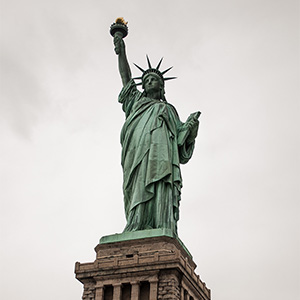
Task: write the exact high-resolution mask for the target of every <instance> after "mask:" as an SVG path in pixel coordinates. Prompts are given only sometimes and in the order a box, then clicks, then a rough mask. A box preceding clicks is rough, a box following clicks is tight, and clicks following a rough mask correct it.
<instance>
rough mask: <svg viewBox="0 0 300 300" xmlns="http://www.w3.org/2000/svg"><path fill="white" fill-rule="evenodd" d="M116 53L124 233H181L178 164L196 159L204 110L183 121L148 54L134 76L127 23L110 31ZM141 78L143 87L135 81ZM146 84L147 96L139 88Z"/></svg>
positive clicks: (120, 22)
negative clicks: (160, 230) (128, 52)
mask: <svg viewBox="0 0 300 300" xmlns="http://www.w3.org/2000/svg"><path fill="white" fill-rule="evenodd" d="M110 33H111V35H112V36H113V37H114V45H115V53H116V54H117V55H118V64H119V72H120V75H121V79H122V83H123V89H122V91H121V93H120V95H119V102H120V103H121V104H122V108H123V111H124V112H125V115H126V120H125V123H124V125H123V128H122V131H121V144H122V167H123V193H124V206H125V214H126V220H127V225H126V227H125V229H124V232H128V231H137V230H146V229H156V228H167V229H170V230H172V232H173V233H174V234H175V235H177V221H178V219H179V202H180V194H181V188H182V178H181V173H180V163H181V164H185V163H187V162H188V161H189V159H190V158H191V157H192V154H193V150H194V145H195V138H196V136H197V132H198V126H199V121H198V118H199V116H200V112H196V113H193V114H191V115H190V116H189V117H188V119H187V121H186V122H185V123H183V122H181V121H180V119H179V116H178V114H177V111H176V109H175V107H174V106H173V105H171V104H170V103H168V102H167V101H166V98H165V81H167V80H170V79H174V78H175V77H169V78H165V77H164V75H165V73H166V72H168V71H169V70H170V69H171V68H169V69H167V70H165V71H160V70H159V68H160V65H161V62H162V59H161V60H160V62H159V63H158V65H157V67H156V68H153V67H152V66H151V63H150V60H149V58H148V56H147V61H148V69H146V70H144V69H142V68H141V67H139V66H137V65H135V66H136V67H137V68H138V69H139V70H140V71H142V76H141V77H139V78H132V76H131V70H130V67H129V64H128V61H127V57H126V51H125V43H124V38H125V37H126V35H127V34H128V28H127V23H125V21H124V19H123V18H118V19H117V20H116V22H115V23H114V24H112V26H111V29H110ZM135 79H140V80H141V82H140V83H135V81H134V80H135ZM140 84H141V85H142V88H143V92H140V91H139V90H138V89H137V85H140Z"/></svg>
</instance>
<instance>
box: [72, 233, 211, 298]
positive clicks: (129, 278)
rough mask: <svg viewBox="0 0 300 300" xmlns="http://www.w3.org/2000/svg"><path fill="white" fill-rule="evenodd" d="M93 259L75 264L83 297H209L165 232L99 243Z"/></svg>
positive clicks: (185, 255) (186, 256)
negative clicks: (140, 237)
mask: <svg viewBox="0 0 300 300" xmlns="http://www.w3.org/2000/svg"><path fill="white" fill-rule="evenodd" d="M95 251H96V253H97V255H96V260H95V261H94V262H93V263H79V262H77V263H76V265H75V274H76V278H77V279H78V280H79V281H80V282H82V283H83V285H84V292H83V297H82V299H84V300H127V299H128V300H129V299H135V300H157V299H160V300H166V299H170V300H171V299H172V300H185V299H189V300H196V299H198V300H210V290H209V289H207V287H206V285H205V283H204V282H202V281H201V280H200V278H199V276H197V275H196V274H195V272H194V270H195V268H196V264H195V263H194V262H193V260H192V257H191V256H190V255H189V254H188V253H187V252H186V250H185V249H184V248H183V246H182V245H181V244H180V243H179V241H178V240H176V239H174V238H170V237H166V236H161V237H152V238H144V239H138V240H129V241H121V242H115V243H108V244H99V245H97V247H96V248H95Z"/></svg>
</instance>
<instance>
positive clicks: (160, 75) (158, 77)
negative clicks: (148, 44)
mask: <svg viewBox="0 0 300 300" xmlns="http://www.w3.org/2000/svg"><path fill="white" fill-rule="evenodd" d="M147 61H148V67H149V69H147V70H143V69H142V68H141V67H139V66H138V65H136V64H134V65H135V66H136V67H137V68H138V69H139V70H140V71H142V72H143V74H142V76H141V77H137V78H134V79H140V80H141V81H142V82H140V83H137V84H136V85H142V88H143V89H144V91H145V94H146V95H147V92H149V91H150V90H153V89H156V90H157V91H158V90H159V91H160V99H162V100H166V99H165V96H164V95H165V81H166V80H170V79H175V78H176V77H168V78H164V74H165V73H167V72H168V71H169V70H171V69H172V67H171V68H168V69H167V70H165V71H163V72H160V71H159V67H160V64H161V62H162V59H161V60H160V61H159V63H158V65H157V67H156V68H153V67H152V66H151V63H150V60H149V57H148V56H147Z"/></svg>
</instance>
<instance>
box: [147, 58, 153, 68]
mask: <svg viewBox="0 0 300 300" xmlns="http://www.w3.org/2000/svg"><path fill="white" fill-rule="evenodd" d="M146 57H147V62H148V67H149V69H152V66H151V63H150V59H149V57H148V55H146Z"/></svg>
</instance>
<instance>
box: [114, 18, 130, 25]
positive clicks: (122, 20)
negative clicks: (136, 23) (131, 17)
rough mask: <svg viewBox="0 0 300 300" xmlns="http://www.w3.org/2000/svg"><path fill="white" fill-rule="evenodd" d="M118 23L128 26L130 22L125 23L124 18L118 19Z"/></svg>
mask: <svg viewBox="0 0 300 300" xmlns="http://www.w3.org/2000/svg"><path fill="white" fill-rule="evenodd" d="M116 23H117V24H124V25H127V23H128V22H125V20H124V18H117V20H116Z"/></svg>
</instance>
